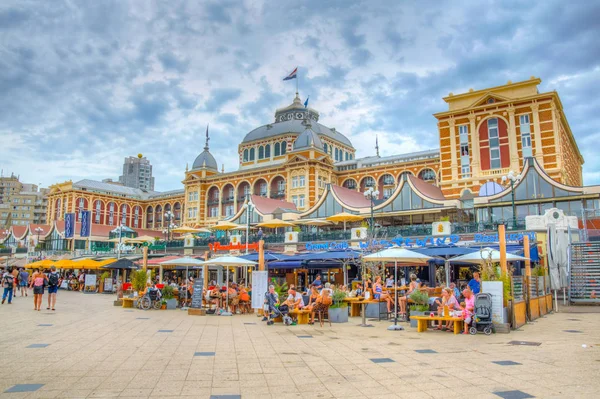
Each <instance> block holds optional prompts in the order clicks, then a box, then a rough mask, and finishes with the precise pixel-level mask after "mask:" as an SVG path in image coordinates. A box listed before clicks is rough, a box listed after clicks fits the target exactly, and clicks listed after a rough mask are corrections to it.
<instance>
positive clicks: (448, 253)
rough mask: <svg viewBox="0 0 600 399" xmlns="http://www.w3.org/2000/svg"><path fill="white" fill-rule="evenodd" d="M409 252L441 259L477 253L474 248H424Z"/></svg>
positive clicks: (449, 246) (413, 249)
mask: <svg viewBox="0 0 600 399" xmlns="http://www.w3.org/2000/svg"><path fill="white" fill-rule="evenodd" d="M410 250H411V251H415V252H418V253H420V254H423V255H427V256H439V257H442V258H448V257H452V256H459V255H466V254H470V253H472V252H475V251H477V249H475V248H467V247H457V246H451V245H447V246H435V247H425V248H411V249H410Z"/></svg>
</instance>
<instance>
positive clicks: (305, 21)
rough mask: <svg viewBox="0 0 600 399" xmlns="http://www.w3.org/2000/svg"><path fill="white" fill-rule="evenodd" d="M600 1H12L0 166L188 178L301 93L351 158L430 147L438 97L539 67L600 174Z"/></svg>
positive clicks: (0, 103)
mask: <svg viewBox="0 0 600 399" xmlns="http://www.w3.org/2000/svg"><path fill="white" fill-rule="evenodd" d="M598 21H600V2H599V1H597V0H594V1H592V0H588V1H571V2H568V3H567V2H565V1H550V0H548V1H544V2H531V1H514V0H507V1H473V2H450V1H421V2H408V1H393V0H390V1H372V0H371V1H341V0H332V1H322V0H308V1H300V2H299V1H287V0H285V1H283V0H280V1H271V2H266V1H260V0H252V1H250V0H247V1H214V2H209V1H202V2H189V1H169V2H166V1H164V2H152V1H122V0H119V1H93V2H92V1H87V2H71V1H59V0H56V1H52V2H44V1H28V0H19V1H3V2H2V3H1V4H0V71H2V72H1V73H0V168H2V169H3V171H4V174H5V175H6V174H7V173H10V172H14V173H15V174H20V175H21V179H22V180H23V181H26V182H30V183H42V185H44V186H47V185H49V184H52V183H56V182H60V181H64V180H68V179H72V180H74V181H76V180H79V179H82V178H91V179H103V178H107V177H112V178H117V177H118V175H119V174H120V172H121V165H122V162H123V158H124V157H125V156H129V155H135V154H137V153H143V154H144V155H145V156H147V157H148V159H150V161H151V162H152V164H153V165H154V175H155V177H156V188H157V189H158V190H169V189H177V188H181V187H182V185H181V180H182V179H183V174H184V170H185V166H186V163H189V164H190V165H191V164H192V163H193V161H194V158H195V157H196V156H197V155H198V153H200V152H201V151H202V147H203V146H204V132H205V129H206V124H207V123H210V131H211V142H210V143H211V151H212V153H213V155H214V156H215V158H216V159H217V162H218V163H219V165H220V164H224V165H225V170H226V171H231V170H234V169H236V168H237V162H238V157H237V144H238V143H239V142H241V140H242V139H243V137H244V135H245V134H246V133H248V132H249V131H250V130H252V129H253V128H254V127H257V126H259V125H262V124H265V123H269V122H271V121H273V117H274V112H275V109H276V108H278V107H282V106H286V105H288V104H289V103H290V102H291V100H292V98H293V95H294V91H295V83H294V81H291V82H283V81H282V78H283V77H284V76H285V75H287V74H288V73H289V72H290V71H291V70H292V69H293V68H294V67H295V66H299V71H300V72H299V76H300V95H301V96H302V99H303V100H304V99H305V98H306V96H307V95H310V105H311V107H314V108H316V109H317V110H318V111H319V112H320V113H321V120H320V121H321V122H322V123H323V124H325V125H326V126H329V127H335V128H336V129H337V130H338V131H340V132H342V133H344V134H346V135H347V136H348V137H349V138H350V139H351V140H352V142H353V143H354V146H355V147H356V148H357V149H358V154H357V155H358V156H359V157H360V156H367V155H372V154H373V153H374V148H373V147H374V136H375V134H377V135H378V136H379V143H380V146H381V153H382V155H392V154H396V153H407V152H411V151H416V150H424V149H429V148H437V147H438V140H437V129H436V120H435V118H434V117H433V116H432V114H433V113H435V112H440V111H443V110H445V109H446V104H445V103H444V102H443V100H442V97H443V96H446V95H447V94H448V93H449V92H454V93H459V92H464V91H467V90H468V89H469V88H474V89H475V90H477V89H482V88H485V87H490V86H496V85H501V84H504V83H506V82H507V81H508V80H512V81H519V80H525V79H528V78H529V77H530V76H532V75H533V76H538V77H540V78H542V80H543V82H542V84H541V86H540V90H541V91H551V90H557V91H558V92H559V94H560V96H561V99H562V101H563V105H564V109H565V112H566V115H567V118H568V120H569V122H570V125H571V129H572V131H573V133H574V134H575V137H576V140H577V142H578V144H579V148H580V150H581V152H582V153H583V156H584V158H585V161H586V163H585V165H584V180H585V184H600V157H597V156H595V155H596V153H595V150H594V148H595V145H597V143H598V141H599V140H600V112H598V109H599V108H600V96H599V95H598V92H599V91H600V57H598V54H600V40H598V37H600V23H599V22H598Z"/></svg>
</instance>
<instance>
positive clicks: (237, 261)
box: [201, 255, 258, 267]
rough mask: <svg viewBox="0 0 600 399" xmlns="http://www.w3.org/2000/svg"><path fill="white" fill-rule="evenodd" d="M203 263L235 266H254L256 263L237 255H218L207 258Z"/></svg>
mask: <svg viewBox="0 0 600 399" xmlns="http://www.w3.org/2000/svg"><path fill="white" fill-rule="evenodd" d="M201 264H203V265H216V266H235V267H245V266H255V265H257V264H258V263H256V262H253V261H251V260H247V259H244V258H240V257H237V256H228V255H226V256H220V257H218V258H213V259H209V260H207V261H205V262H202V263H201Z"/></svg>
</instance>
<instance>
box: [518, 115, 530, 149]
mask: <svg viewBox="0 0 600 399" xmlns="http://www.w3.org/2000/svg"><path fill="white" fill-rule="evenodd" d="M519 122H520V130H521V145H522V150H523V158H527V157H531V156H532V152H531V125H530V124H529V115H528V114H526V115H521V116H520V117H519Z"/></svg>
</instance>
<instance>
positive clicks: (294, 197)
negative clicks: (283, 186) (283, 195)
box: [292, 195, 298, 207]
mask: <svg viewBox="0 0 600 399" xmlns="http://www.w3.org/2000/svg"><path fill="white" fill-rule="evenodd" d="M292 204H294V205H295V206H296V207H298V196H297V195H292Z"/></svg>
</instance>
